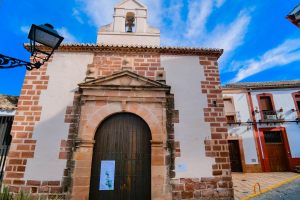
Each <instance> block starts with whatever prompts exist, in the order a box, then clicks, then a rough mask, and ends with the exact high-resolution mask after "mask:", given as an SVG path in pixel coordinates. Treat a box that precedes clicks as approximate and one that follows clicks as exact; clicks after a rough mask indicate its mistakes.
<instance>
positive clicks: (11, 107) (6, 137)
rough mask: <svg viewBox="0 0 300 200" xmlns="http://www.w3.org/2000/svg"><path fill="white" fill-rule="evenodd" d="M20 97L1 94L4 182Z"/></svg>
mask: <svg viewBox="0 0 300 200" xmlns="http://www.w3.org/2000/svg"><path fill="white" fill-rule="evenodd" d="M17 103H18V97H15V96H8V95H0V154H1V156H0V182H2V178H3V173H4V168H5V161H6V159H5V158H6V155H7V153H8V150H9V146H10V142H11V135H10V131H11V127H12V124H13V119H14V115H15V113H16V109H17Z"/></svg>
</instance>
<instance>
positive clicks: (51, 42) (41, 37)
mask: <svg viewBox="0 0 300 200" xmlns="http://www.w3.org/2000/svg"><path fill="white" fill-rule="evenodd" d="M35 40H36V42H38V43H41V44H44V45H46V46H49V47H52V48H55V47H56V45H57V43H58V42H59V38H58V37H55V36H54V35H51V34H49V33H46V32H44V31H42V30H39V29H36V31H35Z"/></svg>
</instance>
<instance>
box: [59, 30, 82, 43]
mask: <svg viewBox="0 0 300 200" xmlns="http://www.w3.org/2000/svg"><path fill="white" fill-rule="evenodd" d="M57 32H58V33H59V34H60V35H61V36H63V37H64V38H65V39H64V41H63V42H64V43H75V42H78V41H77V39H76V38H75V36H74V35H72V34H71V33H70V32H69V31H68V29H67V28H65V27H61V28H58V29H57Z"/></svg>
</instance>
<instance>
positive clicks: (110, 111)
mask: <svg viewBox="0 0 300 200" xmlns="http://www.w3.org/2000/svg"><path fill="white" fill-rule="evenodd" d="M122 112H127V113H132V114H135V115H137V116H139V117H140V118H142V119H143V120H144V121H145V122H146V124H147V125H148V126H149V128H150V131H151V138H152V140H155V141H160V140H162V139H163V138H162V137H160V136H159V135H162V134H163V135H165V134H166V133H165V131H164V130H163V128H162V124H161V123H162V119H158V116H156V115H155V114H153V113H151V111H149V110H148V109H147V108H145V106H143V105H141V104H138V105H135V106H127V108H126V109H125V110H122V108H121V107H120V106H112V105H111V104H106V105H105V106H102V107H101V108H98V109H96V110H95V111H94V112H93V113H90V114H89V116H88V117H87V118H86V120H84V122H83V123H87V124H86V125H84V126H81V127H82V129H80V133H79V137H82V136H83V137H84V138H85V139H90V140H93V138H94V137H95V133H96V131H97V129H98V127H99V125H100V124H101V123H102V122H103V121H104V120H105V119H106V118H108V117H109V116H111V115H114V114H116V113H122ZM85 121H86V122H85ZM83 133H84V134H83ZM86 133H88V134H86Z"/></svg>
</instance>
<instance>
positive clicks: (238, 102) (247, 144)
mask: <svg viewBox="0 0 300 200" xmlns="http://www.w3.org/2000/svg"><path fill="white" fill-rule="evenodd" d="M223 96H224V97H232V98H233V101H234V106H235V111H236V112H237V113H236V115H237V120H240V121H241V122H247V121H248V120H251V115H250V111H249V106H248V101H247V94H245V93H240V94H225V95H223ZM228 133H229V134H233V135H238V136H241V137H242V139H243V149H244V156H245V162H246V164H258V157H257V151H256V145H255V137H254V130H253V128H252V127H251V129H247V126H246V125H241V126H239V125H232V126H229V127H228Z"/></svg>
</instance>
